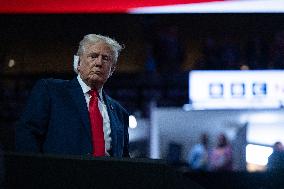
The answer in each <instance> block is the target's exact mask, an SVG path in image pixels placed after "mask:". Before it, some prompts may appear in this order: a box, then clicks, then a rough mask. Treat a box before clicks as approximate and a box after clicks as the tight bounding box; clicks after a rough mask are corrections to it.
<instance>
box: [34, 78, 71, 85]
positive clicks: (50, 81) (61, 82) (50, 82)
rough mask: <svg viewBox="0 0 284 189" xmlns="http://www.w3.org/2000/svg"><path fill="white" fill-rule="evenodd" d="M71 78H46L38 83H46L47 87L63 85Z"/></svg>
mask: <svg viewBox="0 0 284 189" xmlns="http://www.w3.org/2000/svg"><path fill="white" fill-rule="evenodd" d="M68 82H69V80H63V79H54V78H44V79H40V80H38V81H37V83H36V85H46V86H47V87H62V86H64V85H66V84H67V83H68Z"/></svg>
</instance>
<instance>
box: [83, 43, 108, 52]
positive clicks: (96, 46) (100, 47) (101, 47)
mask: <svg viewBox="0 0 284 189" xmlns="http://www.w3.org/2000/svg"><path fill="white" fill-rule="evenodd" d="M85 52H86V53H87V54H89V53H92V52H103V53H107V54H112V53H113V50H112V48H111V47H110V46H109V45H108V44H107V43H105V42H97V43H90V44H87V45H86V46H85Z"/></svg>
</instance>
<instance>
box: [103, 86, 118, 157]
mask: <svg viewBox="0 0 284 189" xmlns="http://www.w3.org/2000/svg"><path fill="white" fill-rule="evenodd" d="M103 97H104V101H105V104H106V107H107V112H108V116H109V121H110V128H111V134H110V135H111V146H112V153H113V156H114V157H115V156H117V153H118V152H117V150H116V149H117V144H118V143H117V128H116V118H115V114H114V113H115V112H114V107H113V105H112V102H111V100H110V99H109V97H108V96H107V95H106V94H105V93H104V91H103Z"/></svg>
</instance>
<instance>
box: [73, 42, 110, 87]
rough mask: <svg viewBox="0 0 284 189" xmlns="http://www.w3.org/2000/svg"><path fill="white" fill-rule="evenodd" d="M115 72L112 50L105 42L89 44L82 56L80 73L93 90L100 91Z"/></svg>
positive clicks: (79, 67)
mask: <svg viewBox="0 0 284 189" xmlns="http://www.w3.org/2000/svg"><path fill="white" fill-rule="evenodd" d="M114 70H115V63H114V56H113V51H112V50H111V48H110V47H109V46H108V45H107V44H106V43H104V42H98V43H96V44H89V45H86V46H85V51H84V52H83V54H82V55H81V56H80V63H79V66H78V71H79V73H80V76H81V78H82V80H83V81H84V82H85V83H86V84H87V85H88V86H90V87H91V88H96V89H97V90H98V89H100V88H101V87H102V86H103V85H104V83H105V82H106V81H107V79H108V78H109V77H110V75H111V74H112V72H113V71H114Z"/></svg>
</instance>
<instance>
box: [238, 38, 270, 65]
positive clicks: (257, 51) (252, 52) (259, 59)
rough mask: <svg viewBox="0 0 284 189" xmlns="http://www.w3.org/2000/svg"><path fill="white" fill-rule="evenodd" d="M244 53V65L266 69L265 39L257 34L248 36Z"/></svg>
mask: <svg viewBox="0 0 284 189" xmlns="http://www.w3.org/2000/svg"><path fill="white" fill-rule="evenodd" d="M244 54H245V57H244V58H245V65H246V66H247V67H248V69H250V70H256V69H267V66H268V48H267V44H266V43H265V41H264V40H263V39H262V38H260V37H259V36H251V37H250V38H249V40H248V41H247V44H246V47H245V52H244ZM243 67H244V65H243Z"/></svg>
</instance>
